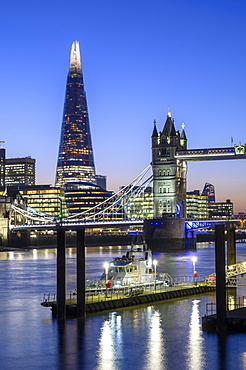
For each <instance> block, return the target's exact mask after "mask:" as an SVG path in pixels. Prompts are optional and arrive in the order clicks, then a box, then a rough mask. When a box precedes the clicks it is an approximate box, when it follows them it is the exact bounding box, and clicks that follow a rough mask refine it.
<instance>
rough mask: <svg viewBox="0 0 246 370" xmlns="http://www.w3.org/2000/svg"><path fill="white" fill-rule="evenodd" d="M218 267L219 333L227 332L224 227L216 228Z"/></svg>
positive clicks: (217, 226)
mask: <svg viewBox="0 0 246 370" xmlns="http://www.w3.org/2000/svg"><path fill="white" fill-rule="evenodd" d="M215 265H216V313H217V332H223V331H225V330H226V324H225V320H226V287H225V232H224V225H216V226H215Z"/></svg>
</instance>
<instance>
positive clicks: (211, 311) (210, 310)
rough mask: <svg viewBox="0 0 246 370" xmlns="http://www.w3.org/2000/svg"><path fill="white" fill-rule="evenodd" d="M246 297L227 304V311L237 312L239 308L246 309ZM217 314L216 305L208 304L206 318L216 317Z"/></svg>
mask: <svg viewBox="0 0 246 370" xmlns="http://www.w3.org/2000/svg"><path fill="white" fill-rule="evenodd" d="M245 299H246V297H245V296H242V297H238V298H237V299H236V302H235V303H234V302H229V303H228V302H227V305H226V309H227V311H232V310H236V309H238V308H243V307H246V300H245ZM215 314H216V303H214V302H210V303H207V304H206V316H210V315H215Z"/></svg>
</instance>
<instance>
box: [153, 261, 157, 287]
mask: <svg viewBox="0 0 246 370" xmlns="http://www.w3.org/2000/svg"><path fill="white" fill-rule="evenodd" d="M153 265H154V267H155V290H156V265H157V260H154V261H153Z"/></svg>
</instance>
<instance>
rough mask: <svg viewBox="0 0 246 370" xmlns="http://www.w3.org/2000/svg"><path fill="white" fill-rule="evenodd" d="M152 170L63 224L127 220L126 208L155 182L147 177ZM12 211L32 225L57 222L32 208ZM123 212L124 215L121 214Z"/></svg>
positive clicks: (12, 207)
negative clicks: (33, 223) (114, 219)
mask: <svg viewBox="0 0 246 370" xmlns="http://www.w3.org/2000/svg"><path fill="white" fill-rule="evenodd" d="M150 168H151V164H149V165H148V166H147V167H146V168H145V169H144V170H143V171H142V172H141V173H140V174H139V175H138V176H136V177H135V178H134V179H133V180H132V181H131V182H129V183H128V184H127V185H125V186H124V187H122V189H120V190H119V191H118V192H117V193H115V194H113V195H112V196H111V197H109V198H107V199H106V200H104V201H103V202H101V203H99V204H96V205H95V206H94V207H91V208H89V209H87V210H85V211H83V212H79V213H77V214H75V215H71V216H68V217H64V218H63V219H62V222H66V223H69V222H76V221H78V222H79V221H85V222H86V221H87V220H88V221H92V220H93V221H99V220H101V221H102V220H109V219H111V218H113V217H114V216H115V217H116V218H117V217H121V218H123V219H124V218H126V213H125V212H124V208H125V207H126V206H127V205H129V204H130V203H131V202H133V201H134V200H135V199H136V198H137V197H138V196H139V195H140V194H142V193H143V192H144V191H145V189H146V188H147V187H148V186H149V185H150V184H151V182H152V181H153V175H152V174H151V175H150V176H148V177H147V179H146V176H147V173H148V171H149V170H150ZM11 211H12V212H13V211H14V212H16V213H17V214H19V215H21V216H22V217H23V223H30V221H33V222H38V223H50V222H54V221H57V218H56V217H54V216H52V215H50V214H47V213H44V212H41V211H39V210H37V209H34V208H32V207H29V206H27V207H25V206H24V207H23V206H20V207H17V206H16V205H14V204H12V205H11ZM121 212H122V213H121Z"/></svg>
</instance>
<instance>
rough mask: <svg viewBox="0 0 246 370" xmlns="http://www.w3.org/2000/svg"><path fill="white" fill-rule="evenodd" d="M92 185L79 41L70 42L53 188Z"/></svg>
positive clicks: (91, 157) (93, 176)
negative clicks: (84, 182) (74, 184)
mask: <svg viewBox="0 0 246 370" xmlns="http://www.w3.org/2000/svg"><path fill="white" fill-rule="evenodd" d="M81 181H86V182H92V183H94V182H95V165H94V157H93V150H92V141H91V133H90V125H89V116H88V108H87V101H86V93H85V89H84V81H83V74H82V66H81V59H80V50H79V43H78V41H75V42H73V44H72V48H71V56H70V66H69V72H68V77H67V87H66V96H65V104H64V113H63V122H62V128H61V138H60V146H59V154H58V163H57V171H56V181H55V186H57V187H60V186H63V185H64V184H66V183H68V182H81Z"/></svg>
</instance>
